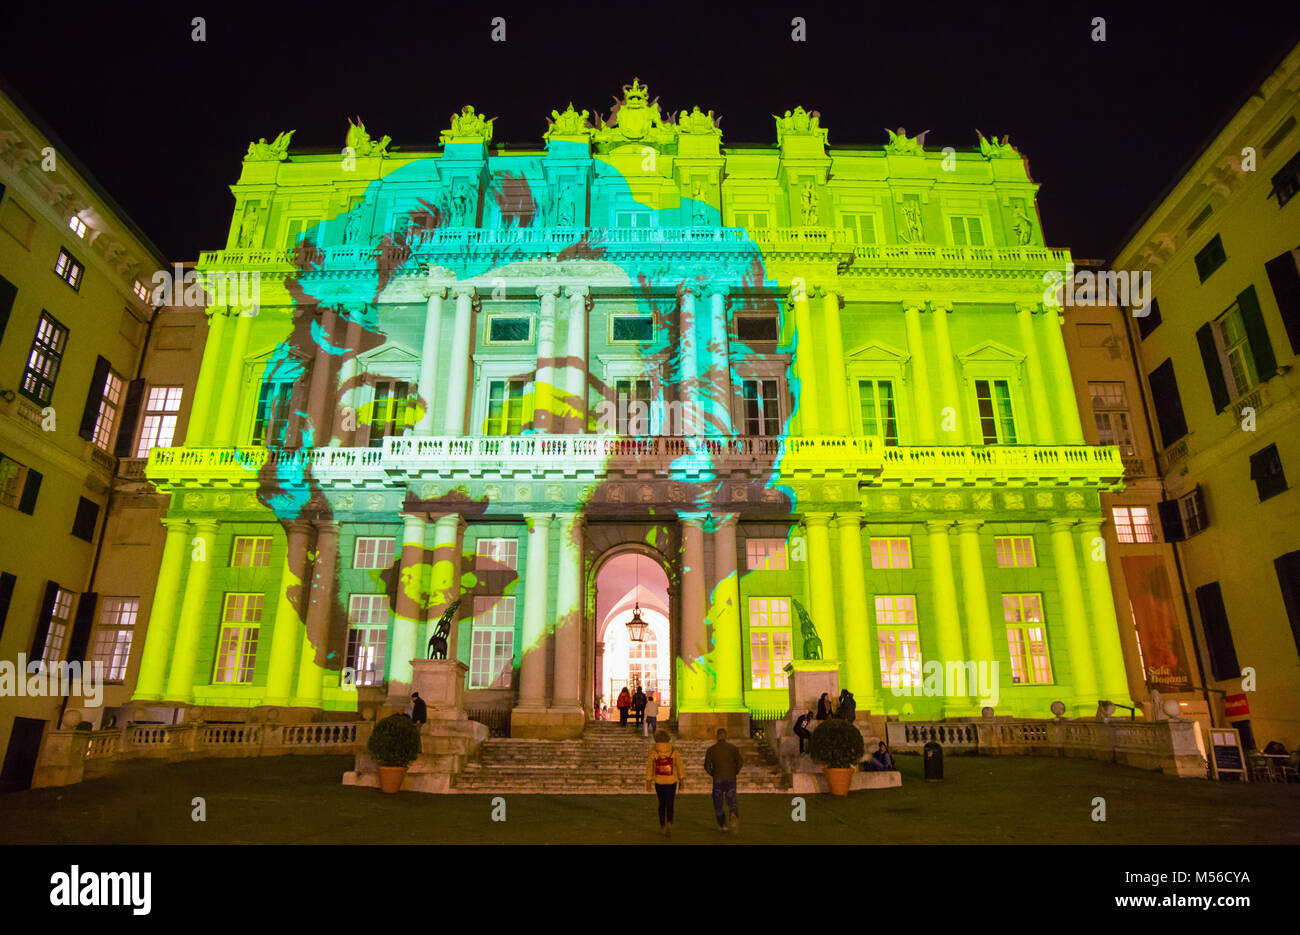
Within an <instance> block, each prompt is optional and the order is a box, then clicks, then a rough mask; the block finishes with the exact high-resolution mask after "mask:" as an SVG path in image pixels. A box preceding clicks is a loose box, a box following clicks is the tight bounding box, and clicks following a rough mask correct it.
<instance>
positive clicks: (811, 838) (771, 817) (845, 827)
mask: <svg viewBox="0 0 1300 935" xmlns="http://www.w3.org/2000/svg"><path fill="white" fill-rule="evenodd" d="M351 764H352V759H351V757H268V758H264V759H222V760H199V761H192V762H188V763H177V764H171V765H168V764H164V763H157V762H147V761H137V762H132V763H127V764H124V766H123V768H122V770H121V771H120V772H118V773H116V774H114V775H112V776H109V777H105V778H103V779H96V780H92V781H90V782H85V783H82V784H80V785H76V786H69V787H65V788H58V789H36V790H29V791H26V792H18V793H13V794H10V795H5V796H0V844H218V843H220V844H584V843H610V842H618V843H626V844H637V843H641V844H656V843H658V844H668V843H669V842H666V841H665V840H664V839H663V838H660V837H659V836H658V834H657V819H656V815H655V799H654V796H653V795H650V794H645V795H608V796H597V795H590V796H576V795H575V796H532V795H508V796H506V797H505V799H506V801H505V807H506V820H505V821H493V820H492V814H493V804H492V797H491V796H487V795H450V796H433V795H422V794H419V793H402V794H400V795H397V796H385V795H382V794H381V793H379V792H378V791H377V790H375V789H367V788H357V787H351V786H344V785H342V784H341V782H340V779H341V777H342V774H343V772H344V770H346V769H349V768H351ZM899 766H900V768H901V771H902V774H903V785H902V788H899V789H886V790H880V791H873V792H858V793H854V794H853V795H851V796H849V797H848V798H842V799H837V798H833V797H830V796H818V795H810V796H806V797H805V802H806V820H805V821H793V820H792V818H791V816H792V812H793V810H794V807H793V806H792V804H791V799H792V798H793V796H792V795H788V794H787V795H764V796H760V795H748V796H742V797H741V802H740V811H741V829H740V832H741V833H740V834H739V835H738V836H736V837H734V838H733V837H731V836H730V835H723V834H719V833H718V832H717V831H715V830H714V821H713V814H712V805H711V800H710V798H709V797H708V796H707V795H689V796H680V797H679V798H678V800H677V820H676V823H675V824H674V826H673V839H672V842H671V843H672V844H723V845H727V844H733V843H736V844H738V843H744V844H760V843H762V844H882V843H891V844H1003V843H1005V844H1030V843H1033V844H1263V843H1273V844H1300V785H1289V786H1284V785H1261V784H1238V783H1217V782H1210V781H1204V780H1187V779H1184V780H1179V779H1173V778H1169V777H1166V776H1162V775H1160V774H1158V773H1148V772H1144V771H1141V770H1135V769H1129V768H1126V767H1120V766H1113V765H1110V764H1107V763H1098V762H1094V761H1091V760H1061V759H1041V758H1030V757H1008V758H990V757H949V758H948V759H947V760H946V763H945V767H946V779H945V781H944V782H942V783H927V782H925V781H924V780H923V779H922V778H921V760H920V758H918V757H908V756H905V757H900V758H899ZM196 796H200V797H202V798H203V799H204V800H205V802H206V809H207V820H206V821H203V822H198V821H194V820H192V817H191V815H192V812H193V811H194V809H195V806H194V804H192V801H193V799H194V798H195V797H196ZM1097 797H1101V798H1103V799H1105V809H1106V821H1105V822H1096V821H1093V820H1092V816H1093V813H1094V811H1095V809H1096V807H1097V806H1095V805H1094V802H1093V800H1094V799H1095V798H1097Z"/></svg>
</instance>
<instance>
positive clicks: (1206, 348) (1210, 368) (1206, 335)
mask: <svg viewBox="0 0 1300 935" xmlns="http://www.w3.org/2000/svg"><path fill="white" fill-rule="evenodd" d="M1196 343H1197V344H1199V345H1200V346H1201V361H1202V362H1203V363H1204V364H1205V379H1206V380H1208V381H1209V384H1210V397H1211V398H1212V399H1213V400H1214V411H1215V412H1223V410H1224V409H1225V408H1226V407H1227V405H1228V384H1227V381H1225V380H1224V379H1223V364H1221V363H1220V362H1219V349H1218V347H1217V346H1216V345H1215V343H1214V326H1213V325H1211V324H1210V323H1209V322H1206V323H1205V324H1203V325H1201V327H1199V328H1197V329H1196Z"/></svg>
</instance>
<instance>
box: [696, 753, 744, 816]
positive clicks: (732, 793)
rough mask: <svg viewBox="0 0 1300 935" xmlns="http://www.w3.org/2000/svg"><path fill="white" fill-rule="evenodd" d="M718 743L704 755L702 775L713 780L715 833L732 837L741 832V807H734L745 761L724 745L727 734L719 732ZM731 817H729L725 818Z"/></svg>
mask: <svg viewBox="0 0 1300 935" xmlns="http://www.w3.org/2000/svg"><path fill="white" fill-rule="evenodd" d="M717 737H718V742H717V743H715V744H714V745H713V746H711V747H709V750H708V752H707V753H705V754H704V771H705V772H706V773H708V774H709V775H710V776H712V777H713V814H714V815H715V816H717V819H718V830H719V831H722V832H726V831H727V830H730V831H731V833H732V834H736V833H737V832H739V831H740V807H739V806H738V805H737V804H736V777H737V776H738V775H739V774H740V767H741V766H742V765H744V758H743V757H742V756H741V755H740V751H739V750H738V749H736V747H735V746H733V745H732V744H729V743H727V732H726V731H725V730H723V729H722V728H718V734H717ZM728 813H730V814H728Z"/></svg>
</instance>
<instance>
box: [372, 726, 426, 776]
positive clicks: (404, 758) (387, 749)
mask: <svg viewBox="0 0 1300 935" xmlns="http://www.w3.org/2000/svg"><path fill="white" fill-rule="evenodd" d="M366 748H367V749H368V750H369V751H370V755H371V756H372V757H374V758H375V764H376V765H377V766H410V765H411V763H413V762H414V761H415V758H416V757H418V756H419V755H420V728H419V727H418V726H416V723H415V722H414V721H412V720H411V719H410V718H409V717H407V716H406V715H405V714H390V715H389V716H388V717H386V718H384V719H383V720H382V721H379V722H378V723H377V724H375V729H374V731H373V732H372V733H371V734H370V740H369V741H367V743H366Z"/></svg>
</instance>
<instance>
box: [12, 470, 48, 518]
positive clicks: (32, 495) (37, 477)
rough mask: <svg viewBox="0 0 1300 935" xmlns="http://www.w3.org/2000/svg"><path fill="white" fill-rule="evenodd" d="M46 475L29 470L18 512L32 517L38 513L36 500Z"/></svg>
mask: <svg viewBox="0 0 1300 935" xmlns="http://www.w3.org/2000/svg"><path fill="white" fill-rule="evenodd" d="M44 476H45V475H44V474H42V473H41V472H40V471H36V470H33V469H32V468H28V469H27V482H26V483H25V484H23V496H22V499H21V500H19V501H18V510H19V512H21V513H26V514H27V515H28V516H31V515H32V514H33V513H35V512H36V498H37V496H38V495H39V494H40V492H41V479H42V478H43V477H44Z"/></svg>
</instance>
